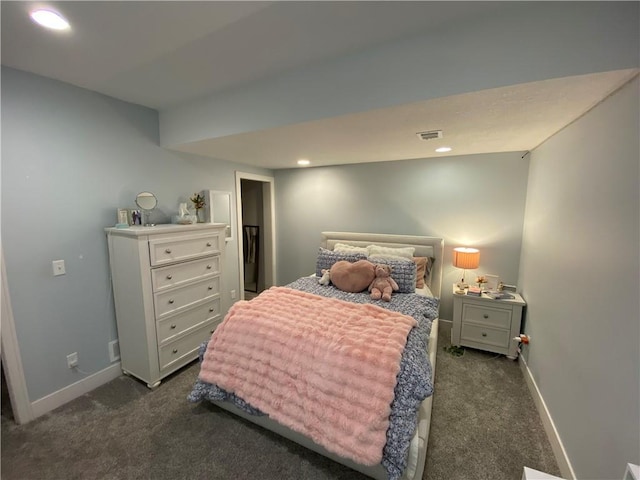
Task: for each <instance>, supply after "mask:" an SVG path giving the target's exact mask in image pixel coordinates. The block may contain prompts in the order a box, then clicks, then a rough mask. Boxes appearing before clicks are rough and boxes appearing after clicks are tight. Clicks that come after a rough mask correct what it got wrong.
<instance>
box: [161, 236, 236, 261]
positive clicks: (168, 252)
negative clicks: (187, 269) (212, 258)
mask: <svg viewBox="0 0 640 480" xmlns="http://www.w3.org/2000/svg"><path fill="white" fill-rule="evenodd" d="M222 241H224V240H222V236H221V235H219V234H215V233H204V234H200V235H188V236H184V235H182V236H176V235H166V236H161V237H160V238H154V239H151V240H149V255H150V259H151V265H152V266H156V265H166V264H169V263H174V262H179V261H183V260H190V259H195V258H199V257H206V256H208V255H214V254H217V253H220V251H221V245H220V244H221V242H222Z"/></svg>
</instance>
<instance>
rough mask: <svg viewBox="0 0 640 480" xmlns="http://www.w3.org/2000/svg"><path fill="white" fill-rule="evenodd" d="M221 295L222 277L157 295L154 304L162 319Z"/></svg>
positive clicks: (157, 314) (158, 316) (159, 317)
mask: <svg viewBox="0 0 640 480" xmlns="http://www.w3.org/2000/svg"><path fill="white" fill-rule="evenodd" d="M219 294H220V276H219V275H218V276H215V277H211V278H206V279H204V280H201V281H199V282H196V283H192V284H190V285H186V286H184V287H179V288H174V289H172V290H167V291H165V292H162V293H155V294H154V295H153V296H154V303H155V307H156V318H157V319H161V318H163V317H166V316H168V315H171V314H172V313H178V311H179V310H181V309H183V308H185V307H187V306H189V305H191V304H193V303H195V302H198V301H200V300H204V299H205V298H208V297H214V296H217V295H219Z"/></svg>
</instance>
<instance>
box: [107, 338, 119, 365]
mask: <svg viewBox="0 0 640 480" xmlns="http://www.w3.org/2000/svg"><path fill="white" fill-rule="evenodd" d="M118 360H120V342H118V340H113V341H111V342H109V361H110V362H117V361H118Z"/></svg>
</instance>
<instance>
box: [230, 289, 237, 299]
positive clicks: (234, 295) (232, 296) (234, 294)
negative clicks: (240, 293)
mask: <svg viewBox="0 0 640 480" xmlns="http://www.w3.org/2000/svg"><path fill="white" fill-rule="evenodd" d="M235 299H236V291H235V290H231V300H235Z"/></svg>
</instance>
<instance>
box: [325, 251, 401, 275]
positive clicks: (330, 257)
mask: <svg viewBox="0 0 640 480" xmlns="http://www.w3.org/2000/svg"><path fill="white" fill-rule="evenodd" d="M366 259H367V256H366V255H365V254H364V253H358V252H354V253H349V252H334V251H333V250H327V249H326V248H322V247H320V248H319V249H318V258H317V259H316V275H317V276H318V277H321V276H322V270H323V269H326V270H329V269H330V268H331V267H332V266H333V264H334V263H336V262H339V261H340V260H346V261H347V262H351V263H353V262H357V261H358V260H366ZM396 282H397V280H396Z"/></svg>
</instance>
